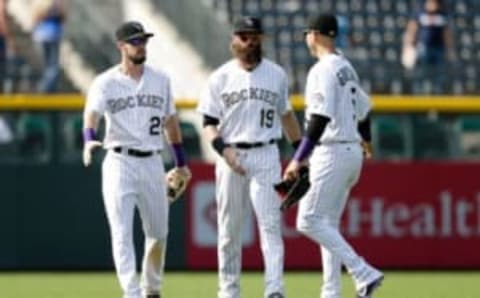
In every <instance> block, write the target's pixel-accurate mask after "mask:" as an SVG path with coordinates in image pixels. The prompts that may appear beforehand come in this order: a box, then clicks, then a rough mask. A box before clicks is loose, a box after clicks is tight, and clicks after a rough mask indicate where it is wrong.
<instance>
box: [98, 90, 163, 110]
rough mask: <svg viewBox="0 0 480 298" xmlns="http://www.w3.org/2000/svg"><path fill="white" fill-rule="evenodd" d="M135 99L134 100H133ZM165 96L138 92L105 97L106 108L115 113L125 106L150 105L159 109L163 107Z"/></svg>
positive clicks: (125, 107)
mask: <svg viewBox="0 0 480 298" xmlns="http://www.w3.org/2000/svg"><path fill="white" fill-rule="evenodd" d="M135 99H136V100H135ZM164 102H165V98H163V97H161V96H157V95H153V94H138V95H136V96H127V97H120V98H116V99H107V109H108V110H109V111H110V113H112V114H115V113H117V112H120V111H123V110H125V109H127V108H135V107H137V106H138V107H150V108H156V109H159V110H162V109H163V104H164Z"/></svg>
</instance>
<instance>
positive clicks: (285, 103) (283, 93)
mask: <svg viewBox="0 0 480 298" xmlns="http://www.w3.org/2000/svg"><path fill="white" fill-rule="evenodd" d="M291 110H292V104H291V103H290V96H289V93H288V78H287V75H286V74H284V76H283V78H282V82H281V86H280V98H279V100H278V112H279V114H280V115H283V114H285V113H286V112H288V111H291Z"/></svg>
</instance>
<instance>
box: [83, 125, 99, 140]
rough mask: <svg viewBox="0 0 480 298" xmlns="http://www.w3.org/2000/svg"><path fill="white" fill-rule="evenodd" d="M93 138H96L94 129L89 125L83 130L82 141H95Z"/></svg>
mask: <svg viewBox="0 0 480 298" xmlns="http://www.w3.org/2000/svg"><path fill="white" fill-rule="evenodd" d="M95 140H98V138H97V133H96V132H95V129H93V128H91V127H88V128H85V129H84V130H83V141H84V142H88V141H95Z"/></svg>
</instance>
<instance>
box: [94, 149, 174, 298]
mask: <svg viewBox="0 0 480 298" xmlns="http://www.w3.org/2000/svg"><path fill="white" fill-rule="evenodd" d="M102 172H103V173H102V174H103V181H102V182H103V183H102V191H103V197H104V204H105V209H106V212H107V218H108V221H109V225H110V230H111V235H112V250H113V256H114V261H115V266H116V268H117V273H118V278H119V281H120V284H121V286H122V289H123V291H124V293H125V295H126V297H137V296H138V295H140V286H139V283H138V279H137V276H136V264H135V252H134V247H133V235H132V228H133V214H134V209H135V206H137V207H138V210H139V214H140V217H141V219H142V224H143V230H144V232H145V252H144V258H143V267H142V268H143V270H142V288H143V289H144V291H148V292H157V291H158V290H159V288H160V285H161V280H162V275H163V267H164V266H163V265H164V258H165V250H166V239H167V228H168V202H167V199H166V194H165V192H166V191H165V185H164V184H163V183H161V181H163V180H164V179H165V178H164V175H165V173H164V168H163V163H162V160H161V157H160V155H156V156H153V157H149V158H134V157H130V156H127V155H122V154H118V153H114V152H112V151H110V152H108V153H107V155H106V157H105V160H104V162H103V165H102Z"/></svg>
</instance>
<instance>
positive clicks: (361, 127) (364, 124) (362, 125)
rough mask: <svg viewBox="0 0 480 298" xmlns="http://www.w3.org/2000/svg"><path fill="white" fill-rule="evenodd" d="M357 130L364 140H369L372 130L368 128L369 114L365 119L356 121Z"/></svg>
mask: <svg viewBox="0 0 480 298" xmlns="http://www.w3.org/2000/svg"><path fill="white" fill-rule="evenodd" d="M358 132H359V133H360V135H361V136H362V139H363V140H364V141H365V142H370V141H371V140H372V132H371V129H370V116H367V118H365V120H363V121H361V122H359V123H358Z"/></svg>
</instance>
